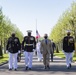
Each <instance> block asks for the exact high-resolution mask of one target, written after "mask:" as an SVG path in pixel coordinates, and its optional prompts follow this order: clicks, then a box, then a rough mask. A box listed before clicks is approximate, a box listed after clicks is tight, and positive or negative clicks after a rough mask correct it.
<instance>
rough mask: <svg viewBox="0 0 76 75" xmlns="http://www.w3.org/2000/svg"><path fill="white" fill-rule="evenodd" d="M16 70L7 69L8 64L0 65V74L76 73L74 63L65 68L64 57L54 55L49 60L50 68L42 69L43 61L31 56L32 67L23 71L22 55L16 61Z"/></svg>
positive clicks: (41, 74) (61, 74) (50, 74)
mask: <svg viewBox="0 0 76 75" xmlns="http://www.w3.org/2000/svg"><path fill="white" fill-rule="evenodd" d="M18 66H19V67H18V70H17V71H14V70H13V71H9V70H8V64H5V65H3V66H0V75H76V63H72V68H71V69H67V68H66V63H65V60H64V59H61V58H58V57H54V62H50V70H49V69H47V70H44V69H43V62H38V61H37V57H36V56H34V57H33V68H32V70H31V71H29V70H28V71H25V63H24V57H22V59H21V62H19V63H18Z"/></svg>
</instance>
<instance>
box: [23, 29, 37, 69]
mask: <svg viewBox="0 0 76 75" xmlns="http://www.w3.org/2000/svg"><path fill="white" fill-rule="evenodd" d="M31 32H32V31H31V30H28V31H27V33H28V35H27V36H25V37H24V40H23V42H22V49H23V50H24V56H25V64H26V70H27V69H29V70H31V69H32V57H33V49H35V48H36V41H35V37H34V36H31Z"/></svg>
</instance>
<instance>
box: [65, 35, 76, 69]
mask: <svg viewBox="0 0 76 75" xmlns="http://www.w3.org/2000/svg"><path fill="white" fill-rule="evenodd" d="M74 50H75V46H74V38H73V37H72V36H65V37H64V39H63V51H64V54H65V56H66V63H67V68H70V67H71V62H72V57H73V51H74Z"/></svg>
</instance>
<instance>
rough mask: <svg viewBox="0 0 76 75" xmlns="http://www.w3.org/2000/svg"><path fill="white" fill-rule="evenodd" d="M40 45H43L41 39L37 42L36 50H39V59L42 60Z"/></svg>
mask: <svg viewBox="0 0 76 75" xmlns="http://www.w3.org/2000/svg"><path fill="white" fill-rule="evenodd" d="M40 46H41V41H40V40H39V41H38V42H37V44H36V50H37V57H38V61H41V60H42V54H41V52H40Z"/></svg>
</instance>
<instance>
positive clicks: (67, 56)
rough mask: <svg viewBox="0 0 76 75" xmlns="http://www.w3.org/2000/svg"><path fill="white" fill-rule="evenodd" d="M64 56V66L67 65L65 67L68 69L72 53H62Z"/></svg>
mask: <svg viewBox="0 0 76 75" xmlns="http://www.w3.org/2000/svg"><path fill="white" fill-rule="evenodd" d="M64 54H65V57H66V65H67V67H69V66H70V64H71V63H72V58H73V52H70V53H68V52H64Z"/></svg>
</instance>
